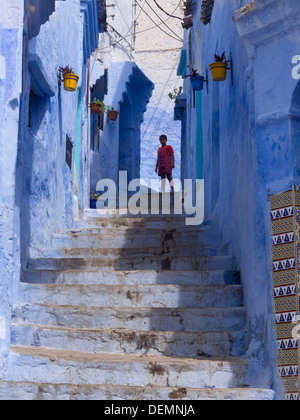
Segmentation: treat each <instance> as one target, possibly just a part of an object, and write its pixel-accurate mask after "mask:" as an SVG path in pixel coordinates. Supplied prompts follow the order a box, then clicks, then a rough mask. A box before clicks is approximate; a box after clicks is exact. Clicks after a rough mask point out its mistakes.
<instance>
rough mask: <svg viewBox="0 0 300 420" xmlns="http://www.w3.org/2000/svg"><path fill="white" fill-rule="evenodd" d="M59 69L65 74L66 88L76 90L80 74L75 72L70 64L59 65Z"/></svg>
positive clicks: (69, 90) (71, 90)
mask: <svg viewBox="0 0 300 420" xmlns="http://www.w3.org/2000/svg"><path fill="white" fill-rule="evenodd" d="M58 71H59V73H61V74H62V76H63V81H64V90H66V91H68V92H74V90H76V87H77V82H78V79H79V76H77V74H75V72H74V70H73V69H72V67H70V66H66V67H59V69H58Z"/></svg>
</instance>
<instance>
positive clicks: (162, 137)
mask: <svg viewBox="0 0 300 420" xmlns="http://www.w3.org/2000/svg"><path fill="white" fill-rule="evenodd" d="M159 138H160V139H165V140H168V137H167V136H166V135H165V134H162V135H161V136H160V137H159Z"/></svg>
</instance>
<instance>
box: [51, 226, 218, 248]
mask: <svg viewBox="0 0 300 420" xmlns="http://www.w3.org/2000/svg"><path fill="white" fill-rule="evenodd" d="M167 244H170V245H173V246H189V247H192V246H219V247H220V246H224V244H222V242H221V234H220V232H218V231H215V230H211V231H202V232H199V233H197V232H194V231H193V232H191V231H186V232H176V231H174V232H173V231H163V230H161V229H157V230H155V229H151V231H147V232H145V230H141V229H139V230H138V231H134V232H131V231H127V230H115V229H105V230H100V229H93V230H87V229H81V230H75V231H74V230H73V231H71V232H66V233H62V234H56V235H54V236H53V238H52V246H53V247H54V248H86V247H90V248H94V247H95V248H114V247H120V248H125V247H127V248H139V247H141V248H147V247H161V246H162V245H167Z"/></svg>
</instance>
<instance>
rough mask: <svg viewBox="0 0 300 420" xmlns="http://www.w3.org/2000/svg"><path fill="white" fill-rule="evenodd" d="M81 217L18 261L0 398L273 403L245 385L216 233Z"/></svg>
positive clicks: (236, 309)
mask: <svg viewBox="0 0 300 420" xmlns="http://www.w3.org/2000/svg"><path fill="white" fill-rule="evenodd" d="M184 220H185V219H184V218H183V217H176V216H173V217H172V216H169V217H162V216H152V217H151V216H149V217H144V218H139V217H117V216H110V217H102V218H100V217H99V216H98V214H97V212H96V211H93V210H90V211H88V212H87V215H86V217H85V218H84V219H83V220H80V221H78V222H77V225H76V228H75V229H74V230H71V231H69V232H64V233H60V234H56V235H54V237H53V242H52V248H51V249H49V250H45V251H44V252H43V255H40V256H36V257H35V258H32V259H31V260H30V261H29V264H28V267H27V270H26V272H25V273H24V277H23V282H22V283H21V290H20V300H21V310H20V311H19V312H18V311H17V312H16V314H15V316H14V320H13V324H12V326H11V340H12V347H11V352H10V354H9V356H8V358H7V360H6V364H5V365H4V366H2V369H1V374H0V375H1V376H0V378H1V380H0V399H78V400H80V399H99V400H100V399H102V400H123V399H125V400H138V399H143V400H181V399H186V400H202V399H232V400H239V399H274V398H275V395H274V392H273V391H272V390H269V389H256V388H255V387H253V384H251V383H249V379H248V375H247V372H248V364H247V361H246V359H244V358H243V355H244V354H245V351H246V343H247V335H246V330H245V320H246V316H245V310H244V308H243V290H242V286H241V284H240V281H239V276H238V273H236V272H235V267H234V261H233V260H232V258H231V257H230V256H228V255H227V249H226V246H224V244H223V243H222V238H221V235H220V233H219V232H218V231H217V230H215V229H214V228H213V227H212V226H210V225H205V226H185V222H184Z"/></svg>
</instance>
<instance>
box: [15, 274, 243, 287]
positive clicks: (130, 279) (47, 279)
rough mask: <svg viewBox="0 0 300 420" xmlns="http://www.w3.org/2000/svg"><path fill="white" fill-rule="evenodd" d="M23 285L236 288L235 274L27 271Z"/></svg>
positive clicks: (238, 276) (237, 279)
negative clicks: (158, 285)
mask: <svg viewBox="0 0 300 420" xmlns="http://www.w3.org/2000/svg"><path fill="white" fill-rule="evenodd" d="M22 280H23V281H24V282H27V283H60V284H107V285H118V284H119V285H124V286H125V285H132V286H133V285H145V284H174V285H175V284H177V285H225V284H240V274H239V272H236V271H232V270H227V271H226V270H214V271H213V270H211V271H155V270H148V271H146V272H145V271H143V270H136V271H88V270H86V271H79V270H69V271H60V270H58V271H57V270H31V271H30V270H27V271H25V272H24V273H23V279H22Z"/></svg>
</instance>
